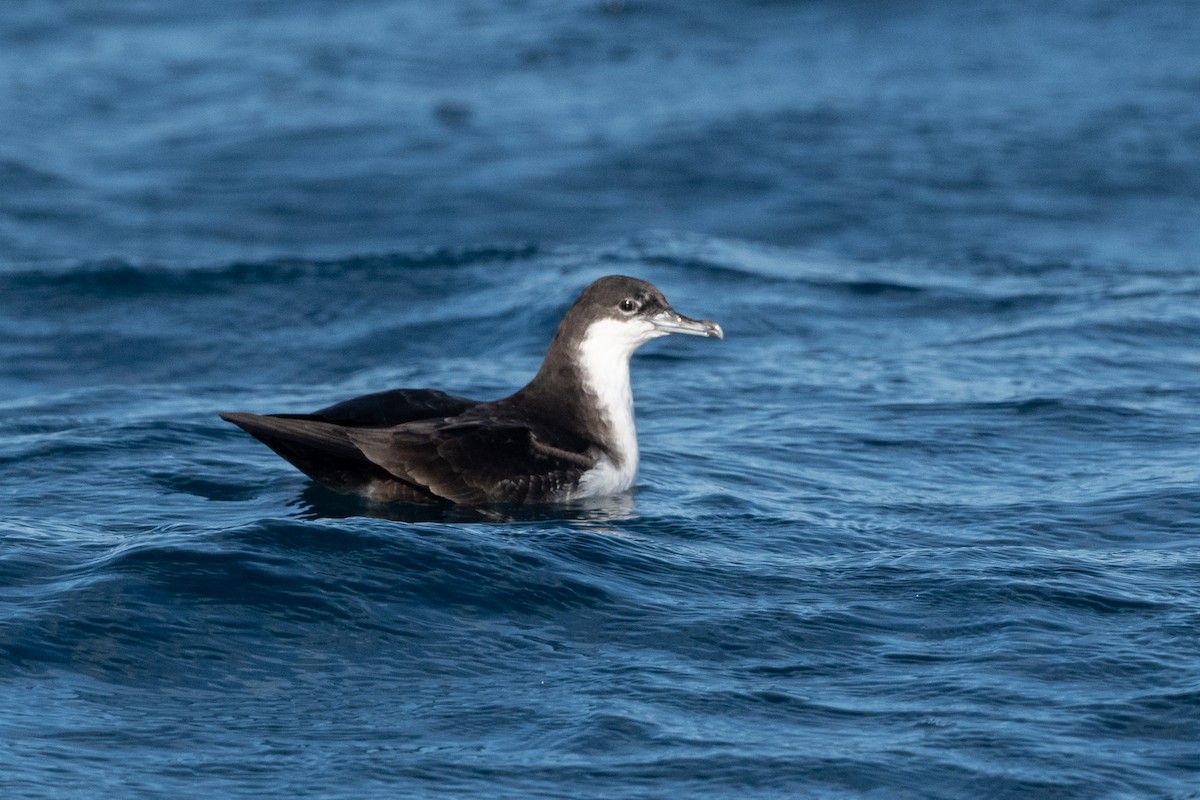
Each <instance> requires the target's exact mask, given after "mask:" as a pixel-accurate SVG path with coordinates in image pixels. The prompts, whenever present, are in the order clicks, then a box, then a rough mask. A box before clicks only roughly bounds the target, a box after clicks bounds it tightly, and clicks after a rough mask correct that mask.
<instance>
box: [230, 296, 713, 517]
mask: <svg viewBox="0 0 1200 800" xmlns="http://www.w3.org/2000/svg"><path fill="white" fill-rule="evenodd" d="M668 333H690V334H695V335H701V336H713V337H717V338H721V337H722V336H723V333H722V331H721V327H720V326H719V325H717V324H716V323H714V322H706V321H697V320H691V319H688V318H686V317H682V316H680V315H679V314H677V313H675V312H674V311H673V310H672V309H671V307H670V306H669V305H668V304H667V301H666V299H665V298H664V297H663V296H662V293H661V292H659V291H658V289H656V288H655V287H654V286H653V285H651V284H649V283H646V282H645V281H640V280H637V279H635V278H626V277H622V276H609V277H607V278H601V279H600V280H598V281H596V282H595V283H593V284H591V285H590V286H588V287H587V288H586V289H585V290H584V291H583V293H582V294H581V295H580V297H579V299H578V300H577V301H576V302H575V304H574V305H573V306H572V307H571V309H570V310H569V311H568V312H567V315H566V317H565V318H564V319H563V322H562V324H560V325H559V328H558V332H557V333H556V334H555V336H554V339H553V341H552V342H551V343H550V347H549V349H548V350H547V352H546V358H545V360H544V361H543V362H542V367H541V369H540V370H539V371H538V374H537V375H536V376H535V377H534V379H533V380H532V381H530V382H529V384H527V385H526V386H525V387H524V388H522V389H520V390H519V391H517V392H516V393H514V394H512V395H510V396H508V397H505V398H502V399H500V400H493V401H488V402H481V401H478V400H469V399H466V398H462V397H455V396H452V395H448V394H446V393H444V392H440V391H437V390H432V389H395V390H392V391H387V392H378V393H375V394H369V395H364V396H362V397H357V398H354V399H352V400H347V401H345V402H342V403H338V404H336V405H333V406H329V407H328V408H324V409H321V410H320V411H317V412H314V413H312V414H274V415H258V414H245V413H226V414H222V415H221V416H222V418H223V419H226V420H228V421H229V422H232V423H234V424H235V425H238V426H240V427H241V428H243V429H244V430H245V431H246V432H248V433H250V434H251V435H252V436H254V437H256V438H257V439H259V440H260V441H262V442H263V443H264V444H266V445H267V446H268V447H270V448H271V449H272V450H274V451H275V452H276V453H278V454H279V455H280V456H282V457H283V458H285V459H287V460H288V461H289V462H291V463H292V464H293V465H294V466H296V467H297V468H298V469H300V470H301V471H302V472H304V473H305V474H307V475H309V476H310V477H311V478H313V479H314V480H316V481H317V482H319V483H322V484H324V485H325V486H328V487H329V488H332V489H335V490H337V491H341V492H347V493H351V494H358V495H361V496H364V497H367V498H369V499H372V500H378V501H384V502H407V503H434V502H451V503H459V504H465V505H473V506H478V505H486V504H491V503H547V502H563V501H569V500H575V499H580V498H584V497H593V496H599V495H607V494H615V493H619V492H623V491H626V490H627V489H629V488H630V486H632V484H633V480H634V477H635V475H636V473H637V465H638V445H637V433H636V429H635V427H634V421H633V395H632V392H631V390H630V384H629V358H630V356H631V355H632V354H633V352H634V351H635V350H636V349H637V348H638V347H639V346H641V345H642V344H644V343H645V342H647V341H649V340H650V339H653V338H656V337H658V336H665V335H666V334H668Z"/></svg>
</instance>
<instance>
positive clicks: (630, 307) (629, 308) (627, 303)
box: [617, 297, 638, 314]
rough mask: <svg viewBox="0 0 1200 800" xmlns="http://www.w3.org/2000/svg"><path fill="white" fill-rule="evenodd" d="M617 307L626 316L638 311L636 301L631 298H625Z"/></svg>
mask: <svg viewBox="0 0 1200 800" xmlns="http://www.w3.org/2000/svg"><path fill="white" fill-rule="evenodd" d="M617 307H618V308H620V309H621V310H622V311H624V312H625V313H626V314H632V313H633V312H635V311H637V310H638V304H637V301H636V300H634V299H633V298H631V297H626V298H625V299H624V300H622V301H621V302H620V303H619V304H618V305H617Z"/></svg>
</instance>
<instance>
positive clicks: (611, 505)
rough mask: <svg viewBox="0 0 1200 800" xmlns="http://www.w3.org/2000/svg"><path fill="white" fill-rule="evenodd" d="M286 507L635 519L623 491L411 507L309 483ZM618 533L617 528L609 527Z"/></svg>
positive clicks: (493, 517) (377, 514)
mask: <svg viewBox="0 0 1200 800" xmlns="http://www.w3.org/2000/svg"><path fill="white" fill-rule="evenodd" d="M290 505H292V506H294V507H295V508H297V509H298V510H299V513H300V516H301V517H303V518H304V519H313V520H316V519H348V518H351V517H372V518H375V519H388V520H392V521H394V522H409V523H430V522H441V523H455V524H471V523H497V522H556V521H557V522H575V523H585V524H586V523H592V524H597V523H598V524H603V523H606V522H619V521H625V520H631V519H636V518H637V516H638V515H637V512H636V510H635V508H634V502H633V497H632V496H631V495H630V494H628V493H626V494H618V495H612V496H610V497H592V498H587V499H585V500H579V501H575V502H571V503H546V504H540V505H492V506H480V507H472V506H461V505H454V504H451V503H444V504H430V505H416V504H409V503H373V502H371V501H369V500H365V499H363V498H361V497H357V496H355V495H348V494H341V493H339V492H334V491H332V490H330V489H326V488H325V487H323V486H320V485H318V484H311V485H309V486H308V487H307V488H306V489H305V490H304V491H303V492H301V493H300V494H299V495H298V496H297V497H296V498H295V500H293V501H292V502H291V503H290ZM610 532H612V533H614V534H615V533H618V531H615V530H614V531H610Z"/></svg>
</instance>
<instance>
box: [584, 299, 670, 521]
mask: <svg viewBox="0 0 1200 800" xmlns="http://www.w3.org/2000/svg"><path fill="white" fill-rule="evenodd" d="M648 328H649V326H648V325H642V324H639V323H637V322H632V321H629V322H625V321H618V320H601V321H599V322H595V323H592V326H591V327H590V328H588V332H587V335H586V336H584V338H583V341H582V342H581V343H580V345H579V365H580V369H581V371H582V373H583V380H584V386H585V387H586V388H587V390H588V391H589V392H590V393H591V394H592V395H593V396H595V398H596V401H597V403H598V405H599V408H600V412H601V413H602V414H603V415H604V417H605V419H606V420H607V422H608V425H609V429H610V430H611V431H612V433H613V436H614V437H615V439H616V452H617V454H618V455H619V458H620V465H619V466H618V465H617V464H616V463H614V462H613V460H612V459H610V458H609V457H608V456H601V458H600V462H599V463H598V464H597V465H596V466H595V467H593V468H592V469H590V470H588V471H587V472H586V473H585V474H584V476H583V479H582V480H581V481H580V484H579V488H578V490H576V492H575V493H574V496H575V497H576V498H579V497H592V496H596V495H605V494H617V493H618V492H623V491H625V490H627V489H628V488H629V487H630V486H632V485H633V479H634V477H635V476H636V475H637V467H638V443H637V429H636V428H635V427H634V424H633V392H632V391H631V390H630V387H629V357H630V356H631V355H633V351H634V350H636V349H637V348H638V347H640V346H641V345H642V344H643V343H644V342H646V341H647V340H648V339H650V338H653V333H652V332H650V331H649V330H647V329H648Z"/></svg>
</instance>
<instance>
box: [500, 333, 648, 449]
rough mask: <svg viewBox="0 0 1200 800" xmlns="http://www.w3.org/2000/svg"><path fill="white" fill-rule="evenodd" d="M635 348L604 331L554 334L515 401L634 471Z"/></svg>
mask: <svg viewBox="0 0 1200 800" xmlns="http://www.w3.org/2000/svg"><path fill="white" fill-rule="evenodd" d="M561 333H562V331H560V334H561ZM634 349H636V347H633V348H630V347H624V346H614V345H613V342H612V340H611V338H610V337H606V336H603V335H587V334H585V335H583V336H574V337H568V336H562V335H559V336H555V338H554V341H552V342H551V344H550V348H549V350H548V351H547V352H546V358H545V360H544V361H543V362H542V367H541V369H540V370H539V371H538V374H537V375H536V376H535V377H534V379H533V380H532V381H530V382H529V385H528V386H526V387H525V388H524V389H522V390H521V391H520V392H518V393H517V395H515V396H514V399H516V398H520V400H521V401H522V402H524V403H525V404H527V405H530V406H532V407H534V408H536V409H537V411H538V413H539V414H540V415H541V416H542V417H543V418H544V419H546V420H547V421H551V422H553V423H554V424H556V425H557V426H559V427H562V428H566V429H567V430H570V431H571V432H572V433H575V434H577V435H578V436H579V437H580V438H581V439H583V440H586V441H587V442H589V443H592V444H594V445H596V446H598V447H599V449H600V450H601V451H602V454H603V455H605V456H607V457H608V459H609V460H610V461H612V462H613V463H614V464H615V465H617V466H620V467H624V468H627V469H628V468H633V469H636V467H637V461H638V446H637V430H636V428H635V427H634V420H633V391H632V388H631V386H630V382H629V359H630V356H631V355H632V354H633V350H634Z"/></svg>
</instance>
